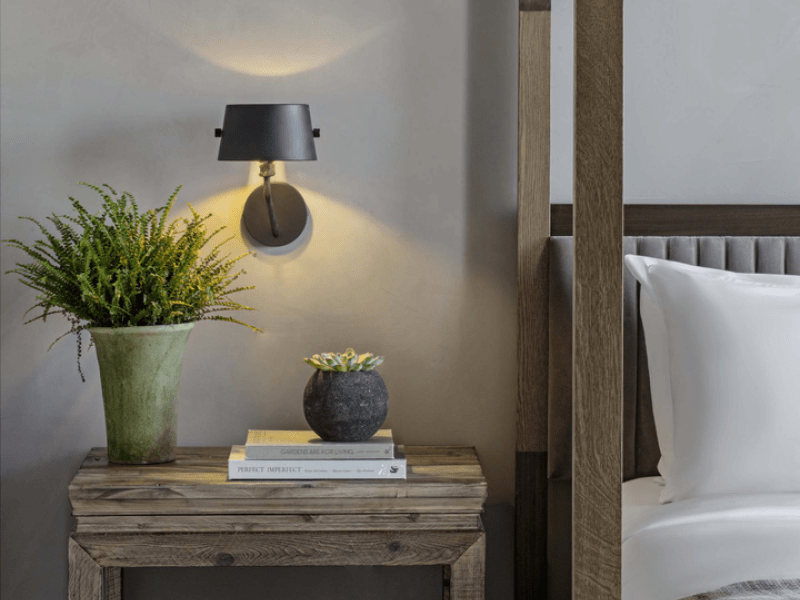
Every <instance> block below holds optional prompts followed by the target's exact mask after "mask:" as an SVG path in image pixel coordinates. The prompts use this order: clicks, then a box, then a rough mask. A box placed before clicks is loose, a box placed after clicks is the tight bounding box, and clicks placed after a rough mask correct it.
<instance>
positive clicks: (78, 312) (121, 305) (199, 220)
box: [3, 183, 261, 381]
mask: <svg viewBox="0 0 800 600" xmlns="http://www.w3.org/2000/svg"><path fill="white" fill-rule="evenodd" d="M81 185H85V186H86V187H88V188H90V189H92V190H94V191H95V192H97V193H98V194H100V196H101V197H102V199H103V202H102V209H101V210H100V212H99V213H98V214H94V215H93V214H91V213H90V212H89V211H87V210H86V209H85V208H84V207H83V205H81V203H80V202H79V201H78V200H76V199H75V198H73V197H70V198H69V199H70V202H71V203H72V208H73V209H74V214H73V215H62V216H57V215H55V214H53V215H52V216H50V217H47V219H48V220H49V221H50V222H51V223H52V224H53V226H54V227H55V232H52V233H51V232H50V231H48V229H47V228H45V227H44V226H43V225H42V224H41V223H39V222H38V221H37V220H35V219H33V218H31V217H20V218H21V219H27V220H28V221H31V222H33V223H35V224H36V225H37V226H38V227H39V229H40V230H41V232H42V235H43V236H44V239H39V240H37V241H35V242H34V243H33V245H31V246H29V245H27V244H23V243H22V242H20V241H19V240H15V239H9V240H3V241H4V242H5V243H6V244H7V245H9V246H12V247H15V248H19V249H20V250H22V251H24V252H25V253H26V254H28V256H30V257H31V258H32V259H33V262H30V263H27V264H21V263H17V268H16V269H11V270H10V271H7V272H6V273H16V274H17V275H19V276H20V281H21V282H22V283H23V284H25V285H27V286H28V287H31V288H33V289H34V290H36V291H37V292H39V293H38V294H37V296H36V299H37V300H38V302H37V303H36V304H34V305H33V306H32V307H31V308H29V309H28V310H27V311H26V313H25V314H26V315H27V314H28V313H29V312H30V311H31V310H34V309H36V308H41V309H42V310H41V314H39V315H37V316H36V317H34V318H32V319H30V320H28V321H25V323H30V322H32V321H36V320H37V319H42V321H46V320H47V317H48V316H49V315H53V314H61V315H64V316H65V317H66V318H67V320H68V321H69V322H70V325H71V327H70V329H69V331H67V332H66V333H64V334H63V335H61V336H59V337H58V338H56V340H55V341H54V342H53V344H51V345H50V348H52V347H53V345H54V344H55V343H56V342H57V341H58V340H60V339H61V338H62V337H64V336H65V335H68V334H69V333H73V334H75V335H76V336H77V342H78V372H79V373H80V375H81V379H82V380H84V381H85V379H84V377H83V372H82V370H81V366H80V358H81V332H82V331H84V330H85V329H89V328H90V327H134V326H144V325H175V324H179V323H189V322H193V321H203V320H219V321H229V322H231V323H237V324H239V325H244V326H245V327H248V328H250V329H252V330H253V331H259V332H260V331H261V330H260V329H258V328H256V327H253V326H251V325H248V324H247V323H243V322H242V321H239V320H237V319H234V318H232V317H229V316H221V315H218V314H214V313H217V312H221V311H233V310H255V309H254V308H252V307H249V306H244V305H242V304H239V303H238V302H235V301H233V300H231V299H230V295H231V294H234V293H236V292H240V291H243V290H249V289H253V287H254V286H239V287H232V284H233V282H234V281H236V279H238V277H239V275H240V274H242V273H244V271H243V270H239V271H238V272H234V273H232V272H231V271H232V269H233V266H234V264H235V263H236V262H237V261H238V260H240V259H241V258H243V257H244V256H246V254H242V255H241V256H237V257H234V258H231V257H230V254H228V255H225V256H222V255H221V247H222V246H223V245H224V244H225V243H226V242H228V241H229V240H230V239H232V238H227V239H225V240H223V241H221V242H220V243H218V244H217V245H216V246H214V247H213V249H212V250H211V251H210V252H208V254H206V255H205V256H202V255H201V249H202V248H204V246H205V245H206V244H207V243H208V242H209V240H211V238H213V237H214V236H215V235H217V234H218V233H219V232H220V231H221V230H222V229H224V228H225V226H222V227H220V228H219V229H217V230H216V231H214V232H213V233H211V234H210V235H208V234H207V232H206V227H205V221H206V220H207V219H209V218H210V217H211V215H210V214H209V215H206V216H205V217H201V216H200V215H199V214H198V213H197V212H195V210H194V209H193V208H192V206H191V205H189V209H190V210H191V213H192V217H191V218H190V219H188V218H184V219H175V220H174V221H172V222H171V223H167V216H168V214H169V212H170V210H171V209H172V205H173V204H174V202H175V197H176V196H177V194H178V192H179V191H180V189H181V186H178V187H177V188H176V189H175V192H174V193H173V194H172V196H170V198H169V200H168V201H167V203H166V204H165V205H164V206H162V207H161V208H157V209H154V210H148V211H146V212H144V213H140V212H139V207H138V206H137V204H136V201H135V199H134V197H133V196H132V195H131V194H130V193H129V192H122V193H121V194H118V193H117V192H116V191H115V190H114V189H112V188H111V187H110V186H109V185H106V184H103V186H102V187H98V186H95V185H91V184H88V183H81ZM181 225H183V227H182V228H181ZM90 346H91V342H90ZM48 350H49V348H48Z"/></svg>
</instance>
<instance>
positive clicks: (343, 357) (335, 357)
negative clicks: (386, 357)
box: [303, 348, 383, 373]
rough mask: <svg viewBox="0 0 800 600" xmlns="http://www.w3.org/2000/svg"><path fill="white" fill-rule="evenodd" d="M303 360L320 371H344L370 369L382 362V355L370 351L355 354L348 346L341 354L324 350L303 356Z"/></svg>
mask: <svg viewBox="0 0 800 600" xmlns="http://www.w3.org/2000/svg"><path fill="white" fill-rule="evenodd" d="M303 360H304V361H306V363H308V364H309V365H311V366H312V367H314V368H315V369H319V370H320V371H338V372H341V373H344V372H348V371H372V369H374V368H375V367H377V366H378V365H380V364H381V363H382V362H383V356H373V355H372V353H371V352H367V353H365V354H356V351H355V350H353V349H352V348H348V349H347V350H345V351H344V353H343V354H339V353H338V352H336V353H334V352H326V353H323V354H315V355H314V356H312V357H311V358H304V359H303Z"/></svg>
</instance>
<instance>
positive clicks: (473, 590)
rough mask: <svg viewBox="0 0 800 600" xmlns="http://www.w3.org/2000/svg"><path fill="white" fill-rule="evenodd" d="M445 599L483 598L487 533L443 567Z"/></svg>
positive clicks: (470, 599) (467, 599)
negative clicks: (454, 560) (451, 562)
mask: <svg viewBox="0 0 800 600" xmlns="http://www.w3.org/2000/svg"><path fill="white" fill-rule="evenodd" d="M443 575H444V581H443V586H442V591H443V597H444V600H483V597H484V586H485V583H486V535H485V534H483V533H482V534H481V537H479V538H478V539H477V541H476V542H475V543H474V544H472V546H470V547H469V548H468V549H467V551H466V552H464V554H462V555H461V556H460V557H459V558H458V560H457V561H456V562H454V563H453V564H452V565H445V566H444V569H443Z"/></svg>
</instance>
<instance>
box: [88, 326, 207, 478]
mask: <svg viewBox="0 0 800 600" xmlns="http://www.w3.org/2000/svg"><path fill="white" fill-rule="evenodd" d="M192 327H194V323H184V324H181V325H154V326H149V327H92V328H90V329H89V333H91V334H92V339H93V340H94V345H95V346H96V347H97V361H98V363H100V384H101V386H102V389H103V406H104V407H105V413H106V435H107V436H108V460H109V461H110V462H113V463H120V464H126V465H147V464H156V463H165V462H170V461H173V460H175V447H176V446H177V443H178V388H179V386H180V382H181V368H182V366H183V353H184V349H185V348H186V341H187V340H188V339H189V332H190V331H191V330H192Z"/></svg>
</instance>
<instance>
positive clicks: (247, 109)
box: [218, 104, 317, 161]
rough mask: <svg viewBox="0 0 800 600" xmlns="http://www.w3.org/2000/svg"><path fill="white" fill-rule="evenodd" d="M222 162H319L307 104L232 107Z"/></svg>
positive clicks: (221, 147)
mask: <svg viewBox="0 0 800 600" xmlns="http://www.w3.org/2000/svg"><path fill="white" fill-rule="evenodd" d="M218 159H219V160H247V161H256V160H259V161H266V160H317V151H316V149H315V148H314V132H313V130H312V129H311V112H310V111H309V110H308V104H229V105H227V106H226V107H225V120H224V122H223V124H222V141H221V142H220V145H219V157H218Z"/></svg>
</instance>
